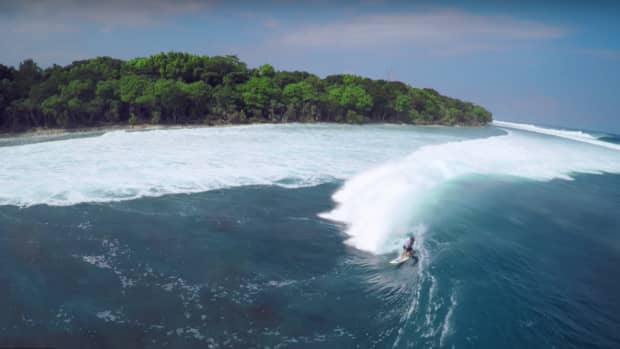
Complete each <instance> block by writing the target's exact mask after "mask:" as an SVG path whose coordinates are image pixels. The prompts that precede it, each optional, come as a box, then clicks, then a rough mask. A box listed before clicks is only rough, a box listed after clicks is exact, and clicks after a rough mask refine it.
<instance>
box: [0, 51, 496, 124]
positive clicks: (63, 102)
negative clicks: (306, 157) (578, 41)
mask: <svg viewBox="0 0 620 349" xmlns="http://www.w3.org/2000/svg"><path fill="white" fill-rule="evenodd" d="M293 121H299V122H317V121H321V122H346V123H365V122H397V123H413V124H443V125H457V124H459V125H482V124H486V123H488V122H490V121H491V113H490V112H488V111H487V110H485V109H484V108H482V107H480V106H477V105H474V104H472V103H468V102H463V101H460V100H458V99H454V98H450V97H446V96H442V95H440V94H439V93H437V92H436V91H434V90H432V89H420V88H414V87H411V86H409V85H407V84H404V83H402V82H397V81H385V80H371V79H368V78H363V77H359V76H355V75H348V74H346V75H331V76H327V77H326V78H324V79H321V78H319V77H318V76H316V75H313V74H310V73H307V72H301V71H293V72H288V71H276V70H275V69H274V68H273V67H272V66H271V65H268V64H265V65H262V66H260V67H258V68H256V69H253V68H248V67H247V65H246V64H245V63H243V62H241V61H240V60H239V59H238V58H237V57H235V56H213V57H208V56H198V55H192V54H187V53H177V52H170V53H161V54H156V55H153V56H150V57H147V58H135V59H132V60H129V61H122V60H119V59H114V58H110V57H98V58H94V59H88V60H82V61H75V62H73V63H72V64H70V65H68V66H64V67H63V66H58V65H54V66H51V67H49V68H46V69H42V68H40V67H39V66H38V65H37V64H36V63H35V62H33V61H32V60H25V61H24V62H22V63H21V64H20V65H19V67H17V68H14V67H7V66H4V65H1V64H0V130H2V131H4V132H17V131H25V130H28V129H32V128H77V127H90V126H102V125H116V124H140V123H149V124H225V123H254V122H293Z"/></svg>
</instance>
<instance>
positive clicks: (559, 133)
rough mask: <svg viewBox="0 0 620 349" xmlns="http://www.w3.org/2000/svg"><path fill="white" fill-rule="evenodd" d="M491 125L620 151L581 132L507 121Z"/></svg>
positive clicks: (615, 145) (618, 147)
mask: <svg viewBox="0 0 620 349" xmlns="http://www.w3.org/2000/svg"><path fill="white" fill-rule="evenodd" d="M493 125H495V126H498V127H506V128H510V129H516V130H523V131H529V132H535V133H540V134H546V135H550V136H556V137H561V138H566V139H571V140H574V141H578V142H584V143H589V144H594V145H598V146H601V147H606V148H610V149H616V150H620V145H618V144H613V143H609V142H604V141H600V140H598V137H596V136H594V135H592V134H590V133H586V132H583V131H572V130H559V129H554V128H547V127H540V126H536V125H531V124H522V123H517V122H508V121H500V120H495V121H493Z"/></svg>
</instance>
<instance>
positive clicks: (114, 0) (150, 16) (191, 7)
mask: <svg viewBox="0 0 620 349" xmlns="http://www.w3.org/2000/svg"><path fill="white" fill-rule="evenodd" d="M214 5H215V1H213V0H178V1H166V0H133V1H122V0H107V1H90V0H56V1H36V0H24V1H3V2H0V21H2V22H3V23H2V28H4V29H8V30H10V31H14V32H18V33H32V34H37V33H46V32H67V31H76V30H79V29H80V25H83V24H91V25H98V26H101V28H102V30H103V31H111V30H113V29H114V28H116V27H133V26H146V25H154V24H157V23H161V22H164V21H166V20H168V19H170V18H173V17H174V16H176V15H179V14H185V13H195V12H198V11H201V10H204V9H206V8H210V7H212V6H214Z"/></svg>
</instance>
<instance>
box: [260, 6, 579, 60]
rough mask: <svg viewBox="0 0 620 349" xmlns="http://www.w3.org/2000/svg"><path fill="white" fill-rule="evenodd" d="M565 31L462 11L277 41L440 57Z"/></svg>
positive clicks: (377, 20)
mask: <svg viewBox="0 0 620 349" xmlns="http://www.w3.org/2000/svg"><path fill="white" fill-rule="evenodd" d="M566 32H567V31H566V30H565V29H564V28H560V27H556V26H551V25H547V24H543V23H539V22H533V21H525V20H518V19H515V18H512V17H508V16H481V15H474V14H470V13H467V12H463V11H456V10H435V11H430V12H424V13H409V14H382V15H367V16H358V17H354V18H352V19H346V20H342V21H338V22H330V23H317V24H311V25H307V26H304V27H300V28H297V29H293V30H291V31H289V32H287V33H285V34H282V35H281V36H279V37H277V38H275V39H274V40H273V41H272V43H274V44H277V45H286V46H298V47H326V48H330V47H339V48H373V47H381V46H397V47H398V46H400V47H421V48H427V49H431V50H432V51H433V52H435V53H446V54H450V53H461V52H468V51H485V50H491V49H494V48H498V47H500V46H502V45H506V44H509V43H515V42H528V41H540V40H551V39H558V38H561V37H563V36H564V35H566Z"/></svg>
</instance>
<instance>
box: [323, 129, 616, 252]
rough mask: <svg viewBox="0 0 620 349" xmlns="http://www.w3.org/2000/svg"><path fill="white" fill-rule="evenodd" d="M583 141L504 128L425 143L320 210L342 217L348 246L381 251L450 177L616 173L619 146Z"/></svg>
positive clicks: (361, 177) (361, 178)
mask: <svg viewBox="0 0 620 349" xmlns="http://www.w3.org/2000/svg"><path fill="white" fill-rule="evenodd" d="M539 133H540V132H539ZM563 135H564V136H566V135H565V134H563ZM563 138H568V137H563ZM573 138H578V137H573ZM584 139H587V137H581V138H580V139H579V141H578V142H575V141H573V140H566V139H562V138H557V137H549V136H546V135H540V134H532V133H531V132H523V131H518V130H511V131H509V133H508V134H507V135H503V136H494V137H490V138H485V139H475V140H465V141H457V142H448V143H444V144H438V145H428V146H424V147H422V148H420V149H418V150H416V151H414V152H413V153H411V154H410V155H408V156H406V157H404V158H402V159H401V160H398V161H391V162H387V163H385V164H383V165H381V166H378V167H376V168H373V169H371V170H368V171H365V172H362V173H360V174H358V175H356V176H354V177H352V178H351V179H349V180H347V181H346V182H345V183H344V185H343V186H342V188H341V189H340V190H338V191H337V192H336V193H335V194H334V195H333V200H334V201H335V203H336V208H335V209H334V210H332V211H331V212H326V213H324V214H322V215H321V216H322V217H324V218H326V219H330V220H333V221H338V222H342V223H345V224H346V226H347V233H348V235H349V237H350V238H349V240H348V243H350V244H351V245H353V246H355V247H357V248H359V249H362V250H366V251H370V252H374V253H384V252H388V251H390V250H394V248H395V244H396V243H397V241H399V240H401V239H402V236H403V235H404V234H405V233H406V232H407V231H410V230H411V227H412V226H415V225H416V224H423V223H424V222H423V219H422V217H418V216H419V214H420V210H419V209H420V208H422V207H423V203H424V202H426V201H427V200H431V199H432V197H433V196H434V195H437V193H438V190H436V189H438V188H439V187H440V186H441V185H442V184H443V183H446V182H448V181H450V180H453V179H456V178H459V177H463V176H468V175H483V176H510V177H514V178H520V179H526V180H535V181H549V180H553V179H563V180H571V179H572V175H573V174H576V173H589V174H601V173H605V172H607V173H620V153H619V152H617V151H615V150H614V149H610V147H608V146H604V147H602V146H599V144H597V143H593V142H590V141H589V139H588V141H584Z"/></svg>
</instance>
